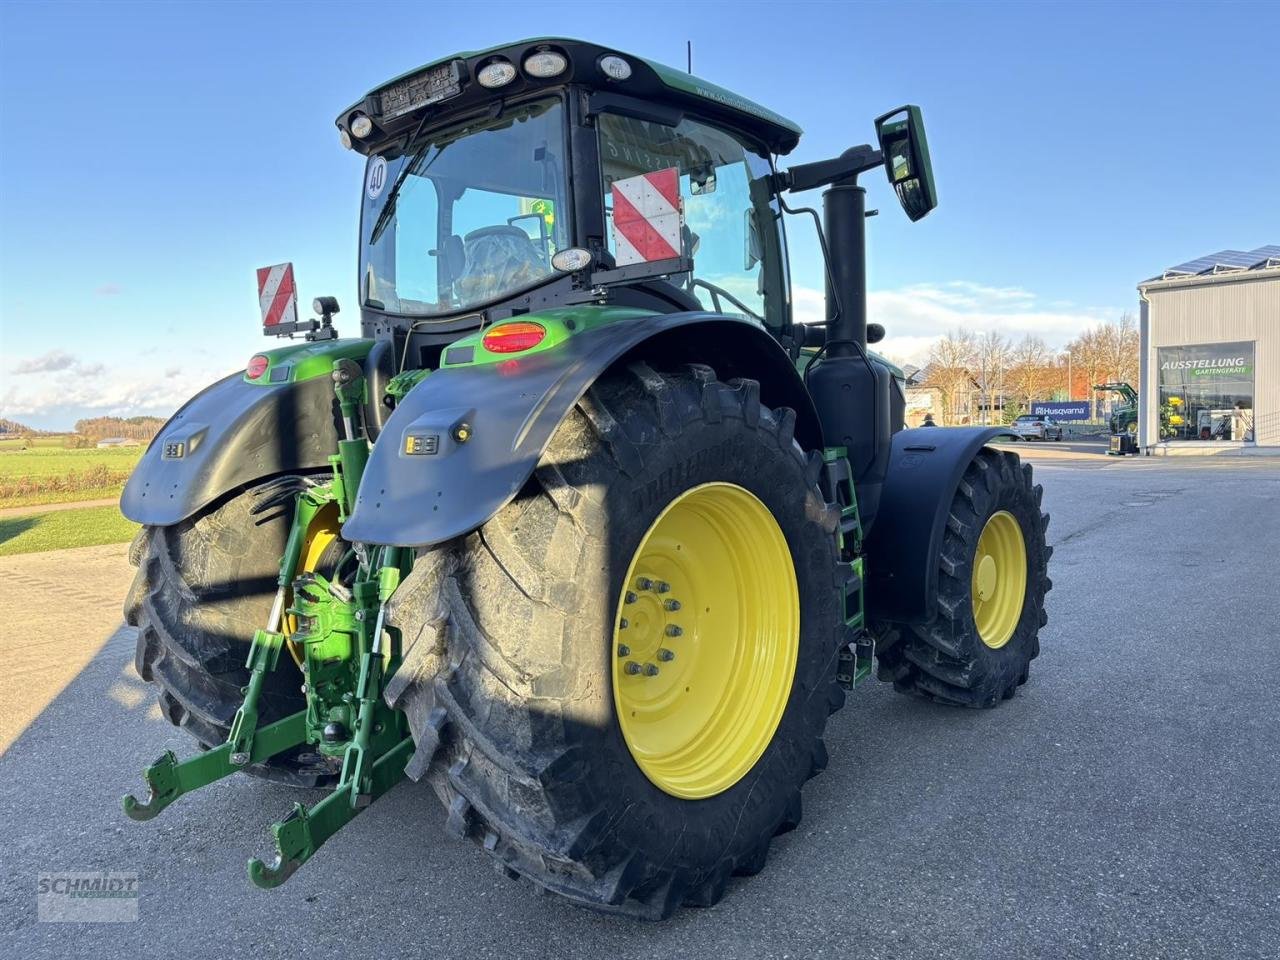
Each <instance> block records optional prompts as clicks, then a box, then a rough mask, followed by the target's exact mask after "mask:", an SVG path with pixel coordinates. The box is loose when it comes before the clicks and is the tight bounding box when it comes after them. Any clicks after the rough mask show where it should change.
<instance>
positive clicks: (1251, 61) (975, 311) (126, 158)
mask: <svg viewBox="0 0 1280 960" xmlns="http://www.w3.org/2000/svg"><path fill="white" fill-rule="evenodd" d="M481 6H482V5H480V4H456V5H455V4H448V5H445V4H410V3H373V2H370V3H362V4H359V5H351V4H341V3H258V4H254V5H252V6H249V5H246V4H227V3H201V2H190V3H159V2H157V3H112V2H98V3H65V2H61V3H59V2H40V3H31V2H25V0H9V2H6V3H3V4H0V119H3V123H4V128H3V129H4V130H5V133H4V135H3V136H2V137H0V416H4V417H10V418H14V419H19V420H23V421H25V422H28V423H31V424H32V425H35V426H40V427H45V428H57V427H66V426H69V425H70V424H71V423H72V422H73V421H74V420H75V419H77V418H78V417H82V416H88V415H96V414H103V413H113V414H122V415H131V414H136V413H156V414H167V413H169V412H171V411H172V410H173V409H174V408H175V407H176V406H177V405H178V404H179V403H180V402H181V401H183V400H184V399H186V398H187V397H188V396H189V395H190V394H191V393H193V392H194V391H195V390H197V389H199V388H200V387H201V386H203V385H204V384H205V383H207V382H209V381H210V380H212V379H214V378H216V377H218V376H221V375H223V374H225V373H227V372H229V371H230V370H233V369H235V368H237V367H241V366H242V365H243V364H244V362H245V360H247V358H248V357H249V356H250V355H251V354H252V353H253V352H254V351H255V350H257V349H260V348H261V346H262V344H263V341H262V338H261V336H260V334H259V332H258V329H259V328H258V323H259V319H258V312H257V310H258V307H257V300H256V291H255V287H254V269H255V268H256V267H258V266H262V265H264V264H270V263H277V262H280V261H283V260H292V261H294V262H295V263H296V264H297V272H298V281H299V285H300V287H301V293H302V301H303V303H307V302H309V300H310V299H311V297H313V296H315V295H318V294H334V295H336V296H338V298H339V300H340V301H341V303H342V304H343V306H344V307H345V308H346V310H347V312H345V313H342V314H340V315H339V316H338V318H337V319H338V326H339V329H340V330H342V331H343V332H344V333H353V332H355V322H356V321H355V319H354V314H355V313H356V311H355V309H354V308H355V252H356V229H357V224H356V218H357V213H358V209H359V197H360V193H359V191H360V190H361V185H362V181H363V174H362V169H361V161H360V158H359V157H357V156H356V155H354V154H352V153H349V152H347V151H344V150H342V149H341V148H340V146H339V145H338V143H337V138H336V135H335V131H334V127H333V118H334V117H335V116H336V115H337V114H338V112H339V111H340V110H342V109H343V108H345V107H346V106H347V105H348V104H350V103H352V102H354V101H355V100H357V99H358V98H360V97H361V96H362V95H363V94H364V92H365V91H366V90H368V89H370V88H372V87H374V86H376V85H378V84H379V83H381V82H383V81H385V80H387V79H388V78H390V77H392V76H394V75H396V74H398V73H400V72H402V71H404V70H406V69H409V68H412V67H414V66H416V65H418V64H420V63H424V62H427V61H429V60H432V59H436V58H438V57H440V56H443V55H447V54H449V53H452V52H454V51H457V50H467V49H481V48H484V47H487V46H491V45H493V44H495V43H500V42H505V41H508V40H513V39H516V38H518V37H524V36H545V35H548V34H551V35H554V34H566V35H569V36H584V37H590V38H592V39H595V40H597V41H599V42H601V43H604V44H612V45H616V46H617V47H618V49H620V50H623V51H628V52H634V53H637V54H640V55H643V56H647V57H650V58H652V59H657V60H663V61H665V62H668V63H672V64H677V65H682V64H683V60H684V53H685V41H686V40H692V42H693V48H694V68H695V73H698V74H699V75H702V76H705V77H706V78H708V79H710V80H713V81H715V82H716V83H719V84H720V85H722V86H725V87H728V88H730V89H733V90H736V91H739V92H741V93H743V94H744V95H746V96H749V97H751V98H753V99H755V100H757V101H759V102H761V103H764V104H766V105H768V106H770V107H772V108H774V109H776V110H778V111H779V112H781V113H783V114H786V115H788V116H790V117H792V118H793V119H795V120H796V121H797V122H799V123H800V125H801V126H803V127H804V128H805V130H806V131H807V133H806V136H805V138H804V140H803V141H802V143H801V146H800V147H799V148H798V149H797V150H796V151H795V153H794V154H793V155H792V157H791V158H789V160H790V161H791V162H807V161H812V160H818V159H825V158H827V157H830V156H834V155H836V154H838V153H840V152H841V151H842V150H844V149H845V148H846V147H848V146H851V145H853V144H856V143H862V142H866V141H867V140H869V139H870V138H871V137H872V136H873V128H872V123H871V121H872V119H873V118H874V117H875V116H877V115H879V114H880V113H883V112H885V111H886V110H888V109H890V108H892V107H896V106H898V105H899V104H901V103H903V102H912V103H918V104H920V105H922V107H923V108H924V115H925V118H926V122H927V126H928V131H929V139H930V147H931V149H932V153H933V160H934V167H935V171H936V174H937V180H938V186H939V194H940V206H939V208H938V209H937V210H936V211H934V212H933V213H932V214H930V216H929V217H927V218H926V219H925V220H923V221H921V222H920V223H917V224H911V223H909V222H908V221H907V220H906V218H905V217H904V216H903V215H902V214H901V212H900V211H899V210H898V209H897V206H896V203H895V202H894V200H893V199H892V196H891V194H890V192H889V190H888V188H887V185H886V184H885V183H884V182H883V180H878V181H876V182H874V183H873V182H871V181H870V180H868V181H867V182H868V186H869V188H870V199H869V204H870V205H871V206H873V207H878V208H879V209H880V211H881V215H880V216H879V217H876V218H875V219H873V220H871V221H870V223H869V242H870V255H869V267H868V269H869V276H870V288H871V293H870V297H869V312H870V314H871V319H873V320H875V321H877V322H880V323H883V324H884V325H885V327H886V328H887V330H888V332H889V336H888V338H887V339H886V341H885V342H884V344H883V348H884V350H885V352H887V353H890V354H892V355H894V356H897V357H900V358H903V359H919V358H921V357H922V356H923V354H924V353H926V352H927V349H928V345H929V343H930V342H931V341H932V340H933V339H934V338H936V337H937V336H939V335H940V334H942V333H943V332H945V331H946V330H948V329H952V328H955V327H958V326H959V327H966V328H969V329H973V330H975V331H984V330H988V329H999V330H1002V331H1004V332H1005V333H1008V334H1010V335H1013V336H1019V335H1021V334H1022V333H1024V332H1034V333H1037V334H1039V335H1040V336H1043V337H1044V338H1045V339H1046V340H1047V341H1049V342H1050V343H1051V344H1053V345H1061V344H1063V343H1065V342H1066V341H1067V340H1069V339H1070V338H1071V337H1072V336H1073V335H1074V334H1075V332H1077V331H1078V330H1079V329H1080V328H1081V327H1082V326H1083V325H1087V324H1090V323H1093V322H1096V321H1098V320H1101V319H1107V318H1111V317H1115V316H1118V315H1119V314H1120V313H1121V312H1122V311H1124V310H1135V309H1136V303H1137V296H1136V292H1135V289H1134V288H1135V285H1136V283H1137V282H1138V281H1140V280H1142V279H1144V278H1146V277H1149V276H1152V275H1154V274H1157V273H1159V272H1160V271H1161V270H1162V269H1163V268H1165V267H1167V266H1169V265H1171V264H1174V263H1178V262H1181V261H1184V260H1188V259H1191V258H1193V257H1196V256H1199V255H1201V254H1205V253H1209V252H1211V251H1215V250H1220V249H1224V248H1236V249H1251V248H1254V247H1257V246H1260V245H1262V244H1266V243H1280V235H1278V233H1277V231H1280V190H1277V189H1276V164H1275V162H1274V161H1275V158H1276V157H1277V156H1280V125H1278V124H1275V123H1273V122H1270V121H1264V119H1263V116H1264V114H1263V112H1261V110H1260V105H1261V104H1262V103H1264V102H1265V94H1266V92H1267V91H1274V90H1276V89H1278V88H1280V61H1278V60H1277V58H1276V57H1275V55H1274V42H1275V37H1276V35H1277V33H1278V32H1280V30H1278V28H1280V6H1277V5H1274V4H1251V3H1241V4H1232V3H1215V4H1194V3H1162V4H1138V3H1132V4H1116V3H1113V4H1081V3H1075V4H1055V3H1026V4H1014V3H1004V4H958V3H956V4H941V3H939V4H910V3H905V4H870V3H869V4H848V3H795V2H793V3H789V4H787V5H785V8H784V7H783V6H780V5H777V4H771V3H757V2H749V0H739V2H732V3H711V2H703V3H690V2H681V3H675V4H667V3H662V2H650V3H647V4H645V5H643V8H642V9H640V8H637V9H636V11H635V12H634V13H633V15H629V16H626V17H603V16H601V15H600V14H601V11H602V10H603V9H604V8H603V7H602V6H601V5H599V4H598V3H585V2H582V3H551V2H543V3H537V4H530V3H510V4H504V3H497V2H490V3H487V4H484V5H483V8H484V10H485V11H486V12H487V15H485V16H477V15H476V11H477V9H478V8H480V7H481ZM495 8H500V9H495ZM784 9H785V11H786V13H785V16H786V21H787V22H786V26H785V29H779V28H778V27H777V24H776V23H773V21H776V20H777V18H778V17H779V11H780V10H784ZM786 162H788V161H784V164H785V163H786ZM799 199H801V200H803V201H805V202H809V203H813V204H815V205H817V204H819V202H820V198H819V197H818V195H817V194H816V193H815V194H807V195H802V196H801V197H800V198H799ZM789 229H790V234H791V240H792V247H793V249H792V272H793V278H794V284H795V304H796V311H797V315H798V316H799V317H800V318H802V319H803V318H805V317H816V316H820V315H821V311H822V305H821V297H820V294H819V293H818V291H819V290H820V289H821V287H822V270H821V264H820V260H819V258H818V251H817V245H816V242H815V241H814V239H813V236H812V227H811V226H810V225H809V224H808V222H807V221H806V220H804V219H797V220H796V221H794V222H793V223H792V224H791V226H790V228H789Z"/></svg>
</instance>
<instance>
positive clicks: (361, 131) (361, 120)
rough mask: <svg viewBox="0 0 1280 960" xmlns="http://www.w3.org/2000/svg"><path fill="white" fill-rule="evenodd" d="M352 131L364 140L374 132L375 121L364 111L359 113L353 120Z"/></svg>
mask: <svg viewBox="0 0 1280 960" xmlns="http://www.w3.org/2000/svg"><path fill="white" fill-rule="evenodd" d="M351 133H352V135H353V136H357V137H359V138H360V139H361V140H363V139H364V138H365V137H367V136H368V135H369V134H371V133H373V121H372V120H370V119H369V118H368V117H366V116H365V115H364V114H363V113H357V114H356V115H355V116H354V117H353V118H352V120H351Z"/></svg>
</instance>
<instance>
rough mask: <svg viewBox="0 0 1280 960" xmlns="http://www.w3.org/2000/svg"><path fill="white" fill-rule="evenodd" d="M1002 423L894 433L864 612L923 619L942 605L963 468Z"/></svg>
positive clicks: (871, 543) (869, 553)
mask: <svg viewBox="0 0 1280 960" xmlns="http://www.w3.org/2000/svg"><path fill="white" fill-rule="evenodd" d="M999 436H1012V433H1011V432H1010V431H1009V430H1007V429H1005V428H1004V427H916V428H915V429H913V430H902V431H899V432H898V433H896V434H894V435H893V441H892V443H891V446H890V451H889V469H888V472H887V473H886V474H885V480H884V490H883V493H882V495H881V498H880V508H879V511H878V512H877V514H876V519H875V524H874V526H872V528H871V531H870V533H869V534H868V535H867V537H866V541H865V544H864V548H865V551H866V566H867V570H866V572H867V601H866V603H867V616H868V618H869V619H870V620H872V621H889V622H896V623H925V622H928V621H929V620H932V619H933V617H934V615H935V613H936V612H937V599H938V556H939V554H940V553H941V551H942V537H943V533H944V531H945V530H946V524H947V514H948V513H949V512H950V509H951V500H952V498H953V497H954V496H955V493H956V488H957V487H958V486H959V485H960V479H961V477H963V476H964V471H965V468H967V467H968V466H969V464H970V463H971V462H972V460H973V458H974V457H975V456H977V454H978V451H979V450H981V449H982V448H983V446H985V445H986V444H987V443H989V442H990V441H991V440H993V439H994V438H996V437H999Z"/></svg>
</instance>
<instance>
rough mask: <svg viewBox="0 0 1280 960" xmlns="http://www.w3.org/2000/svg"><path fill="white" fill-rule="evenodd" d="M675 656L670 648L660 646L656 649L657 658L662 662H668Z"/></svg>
mask: <svg viewBox="0 0 1280 960" xmlns="http://www.w3.org/2000/svg"><path fill="white" fill-rule="evenodd" d="M675 658H676V655H675V654H674V653H672V652H671V651H670V650H668V649H667V648H666V647H662V648H661V649H660V650H659V651H658V659H659V660H661V661H662V662H663V663H669V662H671V661H672V660H674V659H675Z"/></svg>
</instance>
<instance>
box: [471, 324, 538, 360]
mask: <svg viewBox="0 0 1280 960" xmlns="http://www.w3.org/2000/svg"><path fill="white" fill-rule="evenodd" d="M546 335H547V328H546V327H544V326H543V325H542V324H540V323H531V322H529V321H527V320H517V321H514V322H512V323H502V324H499V325H498V326H496V327H494V328H493V329H492V330H490V331H489V332H488V333H486V334H485V335H484V338H483V339H482V340H481V341H480V342H481V343H482V344H483V345H484V348H485V349H486V350H488V351H489V352H490V353H519V352H521V351H522V350H531V349H533V348H534V347H536V346H537V345H538V344H540V343H541V342H542V340H543V338H544V337H546Z"/></svg>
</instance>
